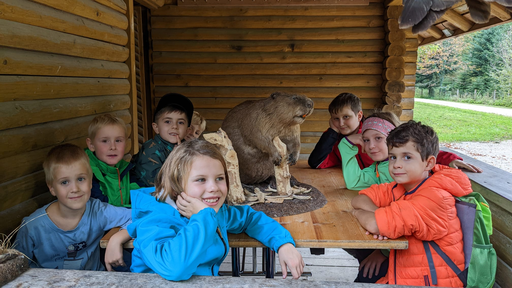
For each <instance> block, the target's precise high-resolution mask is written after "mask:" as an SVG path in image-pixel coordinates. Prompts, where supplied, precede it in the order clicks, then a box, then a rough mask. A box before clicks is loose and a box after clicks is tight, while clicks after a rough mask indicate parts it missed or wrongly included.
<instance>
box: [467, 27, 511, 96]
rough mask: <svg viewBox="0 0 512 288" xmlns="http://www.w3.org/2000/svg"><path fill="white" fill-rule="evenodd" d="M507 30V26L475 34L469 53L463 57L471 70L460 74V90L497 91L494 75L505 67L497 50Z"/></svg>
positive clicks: (496, 81)
mask: <svg viewBox="0 0 512 288" xmlns="http://www.w3.org/2000/svg"><path fill="white" fill-rule="evenodd" d="M506 29H507V27H506V26H505V25H501V26H497V27H494V28H493V29H487V30H483V31H479V32H475V33H473V35H472V36H473V37H472V41H471V42H470V43H469V44H470V46H469V51H467V52H468V53H465V54H463V55H462V59H463V60H464V62H466V63H468V66H469V69H467V70H465V71H464V72H462V73H460V74H459V77H458V86H459V89H462V90H466V91H472V90H474V89H477V90H480V91H491V90H495V89H496V87H497V85H498V80H497V79H495V78H494V77H492V73H493V72H495V71H499V70H501V69H502V66H503V61H502V60H501V59H500V57H499V56H498V55H497V53H496V50H497V48H498V47H499V45H500V43H501V41H502V37H501V36H502V34H503V33H504V32H505V30H506Z"/></svg>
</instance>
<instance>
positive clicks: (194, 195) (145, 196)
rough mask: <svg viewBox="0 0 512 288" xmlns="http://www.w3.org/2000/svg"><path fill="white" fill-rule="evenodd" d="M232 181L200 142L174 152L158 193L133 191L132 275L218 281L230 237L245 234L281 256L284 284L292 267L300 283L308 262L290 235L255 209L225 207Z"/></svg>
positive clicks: (210, 146) (216, 156)
mask: <svg viewBox="0 0 512 288" xmlns="http://www.w3.org/2000/svg"><path fill="white" fill-rule="evenodd" d="M227 175H228V174H227V169H226V163H225V162H224V158H223V157H222V155H221V153H220V152H219V151H218V150H217V148H216V147H215V146H214V145H213V144H211V143H209V142H207V141H205V140H201V139H198V140H194V141H187V142H185V143H183V144H181V145H180V146H178V147H177V148H176V149H175V150H174V151H173V152H172V155H171V157H169V158H167V160H166V161H165V163H164V165H163V166H162V169H161V170H160V173H159V174H158V177H157V179H156V189H155V188H154V187H152V188H144V189H140V190H136V191H132V192H133V193H132V195H133V217H134V218H133V220H134V221H133V223H132V224H131V225H130V226H128V232H129V233H130V235H132V236H133V237H135V241H134V243H133V245H134V251H133V259H132V267H131V269H132V272H138V273H141V272H142V273H158V274H159V275H160V276H162V277H164V278H165V279H168V280H173V281H180V280H187V279H189V278H190V277H191V276H192V275H209V276H218V275H219V273H218V272H219V266H220V264H221V263H222V261H223V260H224V258H226V255H227V254H228V251H229V243H228V241H227V240H228V236H227V233H242V232H246V233H247V235H249V236H251V237H254V238H255V239H257V240H258V241H260V242H261V243H263V244H264V245H266V246H268V247H270V248H271V249H273V250H274V251H278V253H279V260H280V263H281V267H282V268H283V278H286V275H287V272H286V268H287V267H288V268H290V270H291V273H292V275H293V278H299V276H300V275H301V274H302V271H303V268H304V261H303V260H302V256H301V255H300V253H299V252H298V251H297V249H295V247H294V245H295V244H294V241H293V239H292V237H291V235H290V233H289V232H288V231H287V230H286V229H284V228H283V227H282V226H281V225H279V223H277V222H276V221H274V220H273V219H272V218H270V217H268V216H266V215H265V213H263V212H256V211H254V210H253V209H252V208H251V207H250V206H228V205H225V204H224V201H225V200H226V196H227V193H228V187H229V183H228V178H227ZM150 193H151V194H150Z"/></svg>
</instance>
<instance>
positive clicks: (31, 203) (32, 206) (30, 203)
mask: <svg viewBox="0 0 512 288" xmlns="http://www.w3.org/2000/svg"><path fill="white" fill-rule="evenodd" d="M55 199H56V198H55V197H53V196H52V194H50V192H47V193H43V194H41V195H39V196H36V197H34V198H31V199H30V200H27V201H25V202H23V203H21V204H19V205H16V206H14V207H11V208H10V209H7V210H4V211H1V212H0V219H2V221H0V233H4V234H8V233H10V232H11V231H12V230H14V229H15V228H16V227H18V225H20V223H21V220H22V219H23V217H26V216H28V215H30V214H32V212H34V211H35V210H36V209H37V208H40V207H42V206H44V205H46V204H48V203H50V202H51V201H53V200H55Z"/></svg>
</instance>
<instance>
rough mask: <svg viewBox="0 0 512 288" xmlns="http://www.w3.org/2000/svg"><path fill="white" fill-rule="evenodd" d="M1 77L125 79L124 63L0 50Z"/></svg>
mask: <svg viewBox="0 0 512 288" xmlns="http://www.w3.org/2000/svg"><path fill="white" fill-rule="evenodd" d="M0 63H2V64H3V65H0V74H4V75H33V76H71V77H98V78H127V77H128V75H129V73H130V71H129V70H128V66H127V65H126V64H125V63H118V62H110V61H104V60H94V59H84V58H79V57H72V56H63V55H57V54H49V53H42V52H34V51H27V50H19V49H11V48H5V47H0Z"/></svg>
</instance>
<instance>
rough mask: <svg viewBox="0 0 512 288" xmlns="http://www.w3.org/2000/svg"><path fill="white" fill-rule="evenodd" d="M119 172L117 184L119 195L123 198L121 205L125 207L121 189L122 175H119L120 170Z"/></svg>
mask: <svg viewBox="0 0 512 288" xmlns="http://www.w3.org/2000/svg"><path fill="white" fill-rule="evenodd" d="M116 170H117V183H118V184H119V195H120V196H121V205H124V203H123V189H122V188H121V174H119V169H118V168H116Z"/></svg>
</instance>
